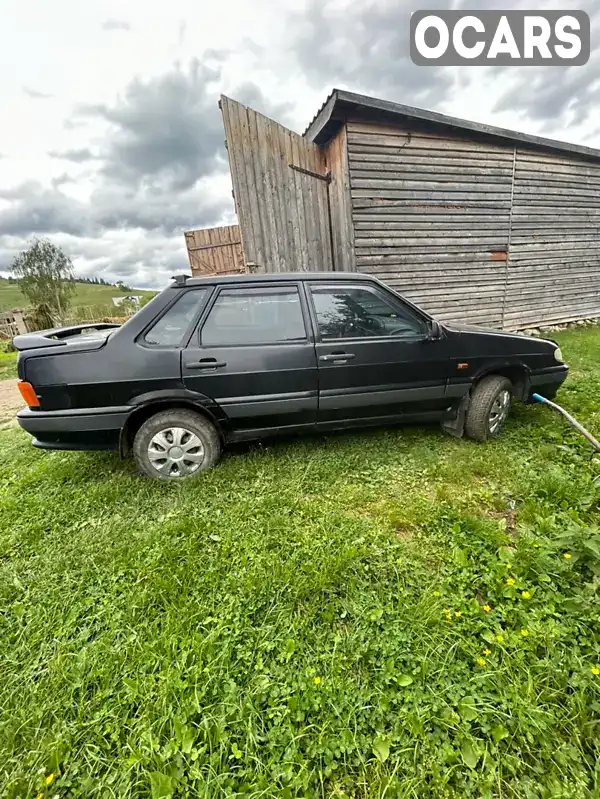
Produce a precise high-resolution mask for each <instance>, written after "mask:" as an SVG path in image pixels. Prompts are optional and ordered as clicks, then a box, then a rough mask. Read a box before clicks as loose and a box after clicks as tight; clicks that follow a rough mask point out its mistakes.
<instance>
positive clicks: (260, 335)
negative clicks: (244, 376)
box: [200, 286, 306, 347]
mask: <svg viewBox="0 0 600 799" xmlns="http://www.w3.org/2000/svg"><path fill="white" fill-rule="evenodd" d="M303 339H306V328H305V326H304V317H303V315H302V306H301V305H300V295H299V293H298V289H297V287H296V286H290V287H287V286H282V287H281V288H279V287H278V288H264V289H263V288H258V289H224V290H223V291H221V292H220V294H219V296H218V297H217V299H216V301H215V304H214V305H213V307H212V308H211V310H210V313H209V314H208V317H207V319H206V321H205V323H204V326H203V327H202V331H201V334H200V342H201V344H202V346H203V347H227V346H229V347H235V346H241V345H243V344H282V343H284V342H286V341H298V340H303Z"/></svg>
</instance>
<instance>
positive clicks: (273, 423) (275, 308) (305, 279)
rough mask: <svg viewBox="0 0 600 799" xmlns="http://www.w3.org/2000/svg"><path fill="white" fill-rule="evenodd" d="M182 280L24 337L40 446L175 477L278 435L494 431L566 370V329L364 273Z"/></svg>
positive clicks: (28, 421)
mask: <svg viewBox="0 0 600 799" xmlns="http://www.w3.org/2000/svg"><path fill="white" fill-rule="evenodd" d="M174 281H175V282H174V283H173V284H172V285H171V286H169V287H168V288H166V289H165V290H164V291H162V292H161V293H160V294H158V295H157V296H156V297H155V298H154V299H153V300H152V301H151V302H150V303H149V304H148V305H146V306H145V307H144V308H142V309H141V310H140V311H138V312H137V313H136V314H135V315H134V316H133V317H132V318H131V319H129V320H128V321H127V322H126V323H125V324H124V325H122V326H120V327H118V326H113V325H91V326H90V325H80V326H77V327H69V328H58V329H55V330H48V331H43V332H39V333H29V334H27V335H23V336H17V337H16V338H15V340H14V344H15V347H16V348H17V349H18V350H19V358H18V370H19V377H20V379H21V382H20V384H19V385H20V388H21V393H22V395H23V397H24V399H25V401H26V402H27V404H28V406H29V407H28V408H24V409H23V410H22V411H20V412H19V414H18V416H17V418H18V421H19V424H20V425H21V427H23V428H24V429H25V430H26V431H27V432H28V433H30V434H31V435H33V436H34V437H35V441H34V445H35V446H37V447H42V448H46V449H85V450H89V449H115V450H118V451H119V452H120V453H121V455H123V456H125V455H127V454H128V453H130V452H133V456H134V458H135V460H136V463H137V466H138V468H139V470H140V471H141V472H142V473H143V474H145V475H148V476H150V477H156V478H159V479H162V480H172V479H180V478H184V477H190V476H193V475H196V474H198V473H199V472H201V471H203V470H205V469H208V468H210V467H211V466H213V465H214V464H215V463H216V462H217V461H218V459H219V456H220V454H221V450H222V448H223V446H224V445H225V444H227V443H228V442H232V441H240V440H247V439H254V438H260V437H262V436H267V435H271V434H273V433H289V432H298V431H302V430H307V431H314V430H333V429H340V428H349V427H354V426H361V425H371V424H386V423H392V422H398V421H431V420H438V421H441V423H442V426H443V427H444V428H445V429H446V430H447V431H449V432H451V433H454V434H455V435H462V434H463V432H464V433H466V435H467V436H469V438H472V439H475V440H476V441H486V440H487V439H489V438H491V437H493V436H496V435H498V433H500V431H501V430H502V427H503V425H504V422H505V420H506V417H507V415H508V412H509V409H510V405H511V402H512V400H513V399H514V400H520V401H522V402H529V401H530V399H531V394H532V392H533V391H536V392H539V393H541V394H543V395H545V396H546V397H553V396H554V394H555V393H556V390H557V389H558V387H559V386H560V385H561V383H562V382H563V381H564V380H565V378H566V376H567V367H566V365H565V364H564V363H563V361H562V356H561V353H560V350H559V349H558V347H557V346H556V344H555V343H554V342H552V341H546V340H542V339H538V338H532V337H529V336H524V335H517V334H511V333H504V332H499V331H486V330H482V329H479V328H476V327H467V326H459V325H442V324H440V323H439V322H437V321H435V319H432V318H431V317H430V316H429V315H428V314H426V313H425V312H424V311H422V310H420V309H419V308H417V307H416V306H415V305H413V304H412V303H410V302H408V301H407V300H405V299H403V298H402V297H400V296H399V295H398V294H396V293H395V292H393V291H392V290H391V289H389V288H388V287H386V286H385V285H383V284H382V283H380V282H379V281H378V280H376V279H374V278H372V277H370V276H366V275H358V274H348V273H343V274H340V273H331V272H327V273H301V274H300V273H291V274H277V275H255V276H252V275H238V276H226V277H210V278H187V277H185V276H183V277H179V278H174Z"/></svg>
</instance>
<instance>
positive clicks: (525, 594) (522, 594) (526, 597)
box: [521, 591, 531, 599]
mask: <svg viewBox="0 0 600 799" xmlns="http://www.w3.org/2000/svg"><path fill="white" fill-rule="evenodd" d="M521 596H522V597H523V599H531V594H530V593H529V591H523V592H522V593H521Z"/></svg>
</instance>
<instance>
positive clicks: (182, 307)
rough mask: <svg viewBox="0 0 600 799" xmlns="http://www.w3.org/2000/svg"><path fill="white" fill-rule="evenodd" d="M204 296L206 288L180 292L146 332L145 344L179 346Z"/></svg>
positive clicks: (194, 318)
mask: <svg viewBox="0 0 600 799" xmlns="http://www.w3.org/2000/svg"><path fill="white" fill-rule="evenodd" d="M205 298H206V289H193V290H192V291H186V292H185V293H184V294H182V295H181V297H179V299H178V300H177V302H176V303H175V304H174V305H171V307H170V308H169V309H168V310H167V311H166V313H164V314H163V315H162V316H161V317H160V319H159V320H158V321H157V322H155V323H154V324H153V325H152V327H151V328H150V330H149V331H148V332H147V333H146V335H145V336H144V341H145V342H146V344H152V345H154V346H158V347H179V346H181V344H182V343H183V341H184V339H185V337H186V333H187V332H188V331H189V330H190V327H191V326H192V324H193V322H194V321H195V320H196V318H197V316H198V312H199V311H200V308H201V307H202V304H203V302H204V300H205Z"/></svg>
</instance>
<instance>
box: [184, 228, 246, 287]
mask: <svg viewBox="0 0 600 799" xmlns="http://www.w3.org/2000/svg"><path fill="white" fill-rule="evenodd" d="M185 244H186V247H187V251H188V258H189V259H190V267H191V270H192V275H193V276H194V277H202V276H204V275H232V274H237V273H239V272H244V271H245V268H244V254H243V251H242V239H241V234H240V228H239V225H226V226H223V227H212V228H202V229H201V230H189V231H187V232H186V233H185Z"/></svg>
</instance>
